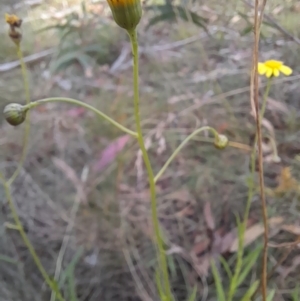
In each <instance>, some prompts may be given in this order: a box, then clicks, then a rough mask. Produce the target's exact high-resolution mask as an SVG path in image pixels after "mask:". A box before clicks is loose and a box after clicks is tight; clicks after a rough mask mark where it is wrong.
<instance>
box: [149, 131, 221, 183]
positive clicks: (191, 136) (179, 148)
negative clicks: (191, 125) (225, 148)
mask: <svg viewBox="0 0 300 301" xmlns="http://www.w3.org/2000/svg"><path fill="white" fill-rule="evenodd" d="M204 131H211V132H212V134H213V135H214V136H215V138H216V137H218V136H219V134H218V132H217V131H216V130H215V129H214V128H212V127H210V126H203V127H201V128H199V129H197V130H195V131H194V132H193V133H191V134H190V135H189V136H187V137H186V138H185V139H184V140H183V141H182V142H181V144H180V145H179V146H178V147H177V148H176V149H175V151H174V152H173V154H172V155H171V156H170V158H169V159H168V160H167V162H166V163H165V164H164V166H163V167H162V168H161V169H160V171H159V172H158V173H157V175H156V176H155V178H154V182H155V183H156V182H157V180H158V179H159V178H160V177H161V176H162V174H163V173H164V172H165V171H166V169H167V167H168V166H169V165H170V163H171V162H172V161H173V160H174V158H175V157H176V156H177V155H178V153H179V152H180V151H181V150H182V148H183V147H184V146H185V145H186V144H187V143H188V142H189V141H190V140H191V139H193V138H194V137H195V136H196V135H198V134H199V133H201V132H204Z"/></svg>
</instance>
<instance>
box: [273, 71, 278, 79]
mask: <svg viewBox="0 0 300 301" xmlns="http://www.w3.org/2000/svg"><path fill="white" fill-rule="evenodd" d="M273 74H274V76H276V77H277V76H279V70H278V69H274V70H273Z"/></svg>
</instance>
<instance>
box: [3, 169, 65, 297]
mask: <svg viewBox="0 0 300 301" xmlns="http://www.w3.org/2000/svg"><path fill="white" fill-rule="evenodd" d="M0 179H1V181H2V182H3V186H4V190H5V195H6V198H7V201H8V205H9V208H10V211H11V213H12V217H13V219H14V222H15V225H16V230H18V231H19V233H20V235H21V237H22V240H23V241H24V243H25V245H26V247H27V249H28V251H29V253H30V255H31V256H32V259H33V261H34V263H35V265H36V266H37V268H38V270H39V271H40V273H41V274H42V276H43V278H44V280H45V282H46V283H47V285H48V286H49V287H50V289H51V290H52V291H55V293H56V296H57V299H58V300H59V301H65V299H64V298H63V297H62V295H61V293H60V292H59V290H58V288H57V286H56V285H55V283H54V282H53V281H52V280H51V279H50V277H49V275H48V273H47V272H46V270H45V269H44V267H43V265H42V263H41V261H40V259H39V257H38V255H37V253H36V252H35V249H34V247H33V245H32V244H31V242H30V240H29V239H28V237H27V235H26V233H25V231H24V228H23V226H22V223H21V221H20V218H19V216H18V213H17V209H16V207H15V204H14V202H13V199H12V196H11V191H10V186H9V184H8V183H7V182H5V179H4V177H3V175H2V174H1V173H0Z"/></svg>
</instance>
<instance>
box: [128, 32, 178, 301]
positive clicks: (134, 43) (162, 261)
mask: <svg viewBox="0 0 300 301" xmlns="http://www.w3.org/2000/svg"><path fill="white" fill-rule="evenodd" d="M128 34H129V37H130V42H131V47H132V55H133V86H134V87H133V88H134V116H135V122H136V130H137V134H138V135H137V139H138V143H139V146H140V149H141V151H142V156H143V160H144V163H145V166H146V169H147V173H148V181H149V186H150V195H151V215H152V223H153V228H154V234H155V243H156V247H157V252H158V261H159V268H160V271H161V273H162V279H163V281H162V282H163V284H164V285H163V288H164V294H165V296H163V297H164V300H166V301H172V300H173V298H172V293H171V287H170V281H169V273H168V265H167V257H166V254H165V251H164V246H163V240H162V235H161V231H160V226H159V220H158V212H157V211H158V210H157V200H156V191H155V182H154V174H153V170H152V167H151V163H150V160H149V156H148V153H147V150H146V147H145V143H144V138H143V133H142V127H141V118H140V109H139V60H138V40H137V32H136V30H132V31H128Z"/></svg>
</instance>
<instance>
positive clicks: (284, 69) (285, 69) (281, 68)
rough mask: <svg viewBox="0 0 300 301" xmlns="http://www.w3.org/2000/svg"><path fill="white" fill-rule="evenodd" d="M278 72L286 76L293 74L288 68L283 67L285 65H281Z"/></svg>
mask: <svg viewBox="0 0 300 301" xmlns="http://www.w3.org/2000/svg"><path fill="white" fill-rule="evenodd" d="M279 71H280V72H282V73H283V74H284V75H286V76H288V75H291V74H292V73H293V70H292V69H291V68H290V67H288V66H285V65H282V66H281V67H280V68H279Z"/></svg>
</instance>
